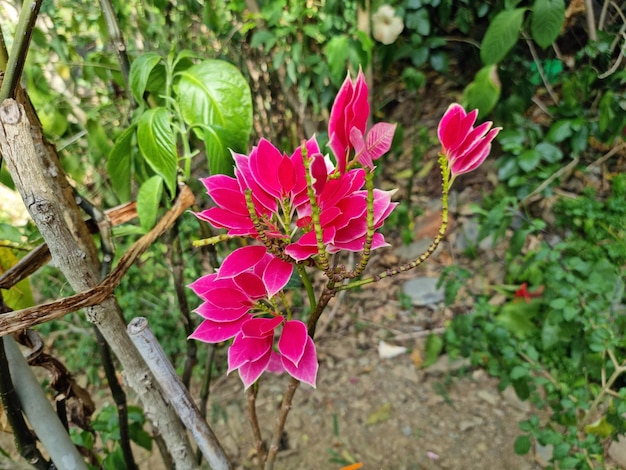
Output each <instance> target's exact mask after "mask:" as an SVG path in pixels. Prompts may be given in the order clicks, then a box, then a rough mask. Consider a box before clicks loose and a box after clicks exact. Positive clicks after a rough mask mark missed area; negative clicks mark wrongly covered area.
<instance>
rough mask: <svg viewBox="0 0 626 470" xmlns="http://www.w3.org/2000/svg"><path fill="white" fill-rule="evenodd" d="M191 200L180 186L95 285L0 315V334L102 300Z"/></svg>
mask: <svg viewBox="0 0 626 470" xmlns="http://www.w3.org/2000/svg"><path fill="white" fill-rule="evenodd" d="M193 204H195V197H194V195H193V193H192V192H191V190H190V189H189V188H188V187H187V186H183V187H182V189H181V191H180V194H179V195H178V198H177V199H176V201H175V203H174V206H173V207H172V208H171V209H170V210H169V211H168V212H167V213H166V214H165V215H164V216H163V218H162V219H161V220H159V222H158V223H157V224H156V225H155V226H154V228H153V229H152V230H150V231H149V232H148V233H146V234H145V235H144V236H143V237H141V238H140V239H139V240H137V241H136V242H135V243H134V244H133V245H132V246H131V247H130V248H129V249H128V251H126V253H124V255H123V256H122V258H121V259H120V261H119V263H118V264H117V266H116V267H115V269H113V271H111V274H109V275H108V276H107V277H106V278H105V279H104V280H103V281H102V282H101V283H100V284H99V285H97V286H96V287H94V288H92V289H89V290H86V291H84V292H80V293H78V294H75V295H72V296H70V297H64V298H62V299H59V300H57V301H55V302H50V303H47V304H43V305H37V306H35V307H30V308H25V309H22V310H16V311H14V312H9V313H7V314H5V315H2V316H0V336H4V335H7V334H10V333H15V332H16V331H20V330H22V329H25V328H30V327H32V326H34V325H39V324H41V323H45V322H48V321H50V320H54V319H57V318H60V317H62V316H64V315H67V314H68V313H71V312H75V311H77V310H80V309H82V308H86V307H91V306H93V305H98V304H100V303H102V302H103V301H104V300H105V299H107V298H108V297H110V296H111V295H112V294H113V290H114V289H115V288H116V287H117V285H118V284H119V283H120V281H121V280H122V277H124V275H125V274H126V272H127V271H128V269H129V268H130V267H131V266H132V265H133V263H134V262H135V260H136V259H137V258H138V257H139V256H140V255H141V254H142V253H144V252H145V251H146V250H147V249H148V248H149V247H150V245H151V244H152V243H154V241H155V240H156V239H157V238H159V237H160V236H161V235H163V233H165V232H166V231H167V230H168V229H169V228H170V227H171V226H172V224H173V223H174V222H175V221H176V219H178V217H180V216H181V215H182V214H183V213H184V212H185V211H186V210H187V209H188V208H189V207H191V206H192V205H193ZM42 246H43V245H42ZM7 272H8V271H7Z"/></svg>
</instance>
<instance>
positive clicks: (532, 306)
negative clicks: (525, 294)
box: [496, 302, 539, 338]
mask: <svg viewBox="0 0 626 470" xmlns="http://www.w3.org/2000/svg"><path fill="white" fill-rule="evenodd" d="M538 308H539V306H538V305H537V303H536V302H531V303H529V304H527V303H525V302H512V303H508V304H506V305H504V306H503V307H502V310H501V311H500V313H499V314H498V316H497V317H496V321H497V322H498V323H499V324H501V325H502V326H503V327H504V328H506V329H507V330H508V331H509V332H510V333H512V334H514V335H515V336H517V337H518V338H523V337H526V336H530V335H532V334H533V333H535V331H537V327H536V326H535V325H534V324H533V322H532V318H533V317H534V316H535V314H536V313H537V310H538Z"/></svg>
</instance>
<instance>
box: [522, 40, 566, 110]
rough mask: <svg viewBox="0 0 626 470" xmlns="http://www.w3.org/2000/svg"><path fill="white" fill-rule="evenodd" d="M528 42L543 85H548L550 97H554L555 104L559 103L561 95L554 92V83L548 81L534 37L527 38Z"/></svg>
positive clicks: (547, 89)
mask: <svg viewBox="0 0 626 470" xmlns="http://www.w3.org/2000/svg"><path fill="white" fill-rule="evenodd" d="M526 44H527V45H528V50H529V51H530V55H531V56H532V57H533V61H534V62H535V65H536V66H537V72H539V76H540V77H541V81H542V82H543V86H545V87H546V91H547V92H548V94H549V95H550V98H552V101H553V102H554V104H559V97H558V96H557V95H556V93H555V92H554V89H553V88H552V85H550V82H549V81H548V77H546V73H545V71H544V70H543V65H541V60H539V55H538V54H537V50H536V49H535V43H534V42H533V41H532V39H530V38H527V39H526Z"/></svg>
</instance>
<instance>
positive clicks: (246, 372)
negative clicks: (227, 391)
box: [239, 350, 272, 390]
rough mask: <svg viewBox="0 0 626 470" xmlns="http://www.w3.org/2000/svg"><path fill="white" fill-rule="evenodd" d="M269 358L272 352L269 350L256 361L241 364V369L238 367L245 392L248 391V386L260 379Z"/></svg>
mask: <svg viewBox="0 0 626 470" xmlns="http://www.w3.org/2000/svg"><path fill="white" fill-rule="evenodd" d="M271 357H272V351H271V350H270V351H268V352H267V353H266V354H265V355H264V356H263V357H261V358H259V359H258V360H256V361H252V362H248V363H246V364H242V365H241V367H239V377H240V378H241V381H242V382H243V385H244V389H245V390H248V388H250V385H252V384H253V383H254V382H256V381H257V380H258V378H259V377H261V374H262V373H263V372H265V370H266V369H267V367H268V365H269V362H270V358H271Z"/></svg>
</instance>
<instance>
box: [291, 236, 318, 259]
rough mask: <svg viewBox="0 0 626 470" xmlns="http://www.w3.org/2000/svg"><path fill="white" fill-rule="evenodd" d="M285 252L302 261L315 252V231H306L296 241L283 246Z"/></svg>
mask: <svg viewBox="0 0 626 470" xmlns="http://www.w3.org/2000/svg"><path fill="white" fill-rule="evenodd" d="M285 253H287V254H288V255H289V256H291V257H292V258H293V259H295V260H296V261H303V260H305V259H307V258H310V257H311V256H313V255H316V254H317V241H316V240H315V232H308V233H305V234H304V235H302V236H301V237H300V238H299V239H298V241H297V242H295V243H291V244H290V245H287V246H286V247H285Z"/></svg>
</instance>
